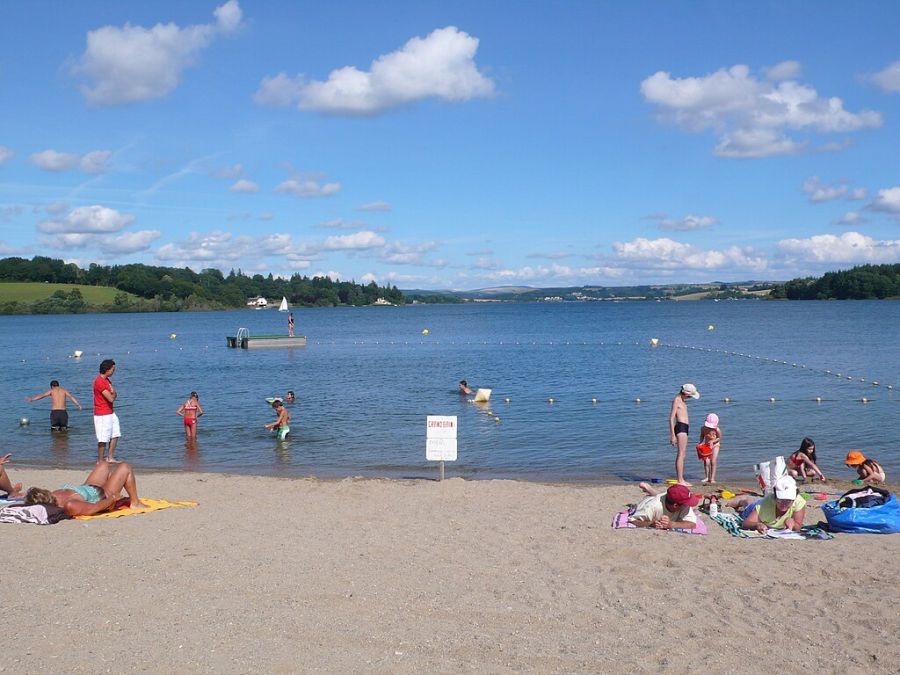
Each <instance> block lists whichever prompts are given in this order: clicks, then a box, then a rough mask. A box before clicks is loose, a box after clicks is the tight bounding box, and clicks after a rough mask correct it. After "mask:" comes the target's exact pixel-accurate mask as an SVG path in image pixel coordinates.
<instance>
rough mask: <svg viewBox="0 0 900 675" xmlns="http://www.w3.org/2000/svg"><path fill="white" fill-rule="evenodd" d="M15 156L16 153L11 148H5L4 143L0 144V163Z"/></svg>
mask: <svg viewBox="0 0 900 675" xmlns="http://www.w3.org/2000/svg"><path fill="white" fill-rule="evenodd" d="M15 156H16V153H15V152H14V151H13V150H12V148H7V147H6V146H5V145H0V164H4V163H6V162H8V161H9V160H11V159H12V158H13V157H15Z"/></svg>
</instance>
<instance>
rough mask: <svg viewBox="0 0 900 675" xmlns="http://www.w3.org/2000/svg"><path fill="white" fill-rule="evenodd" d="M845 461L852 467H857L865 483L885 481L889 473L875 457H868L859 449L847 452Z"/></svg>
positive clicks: (857, 471) (860, 477)
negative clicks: (885, 471)
mask: <svg viewBox="0 0 900 675" xmlns="http://www.w3.org/2000/svg"><path fill="white" fill-rule="evenodd" d="M844 463H845V464H846V465H847V466H848V467H850V468H851V469H856V473H857V474H858V475H859V479H860V480H861V481H863V482H864V483H884V482H886V481H887V475H886V474H885V473H884V469H883V468H881V464H879V463H878V462H876V461H875V460H874V459H871V458H868V459H867V458H866V456H865V455H863V454H862V453H861V452H860V451H859V450H851V451H850V452H848V453H847V459H845V460H844Z"/></svg>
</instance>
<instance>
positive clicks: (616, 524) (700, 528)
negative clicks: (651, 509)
mask: <svg viewBox="0 0 900 675" xmlns="http://www.w3.org/2000/svg"><path fill="white" fill-rule="evenodd" d="M628 516H629V512H628V511H619V512H618V513H617V514H616V515H614V516H613V521H612V526H613V529H614V530H619V529H627V528H634V529H638V528H637V526H636V525H632V524H631V523H629V522H628ZM644 529H652V528H644ZM669 532H679V533H681V534H706V533H707V529H706V523H704V522H703V521H702V520H700V519H699V518H698V519H697V526H696V527H695V528H694V529H693V530H683V529H677V530H669Z"/></svg>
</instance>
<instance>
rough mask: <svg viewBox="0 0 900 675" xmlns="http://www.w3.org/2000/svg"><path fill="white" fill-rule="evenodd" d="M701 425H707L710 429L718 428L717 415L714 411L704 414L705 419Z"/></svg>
mask: <svg viewBox="0 0 900 675" xmlns="http://www.w3.org/2000/svg"><path fill="white" fill-rule="evenodd" d="M703 426H705V427H709V428H710V429H718V428H719V416H718V415H716V413H709V415H707V416H706V421H705V422H704V423H703Z"/></svg>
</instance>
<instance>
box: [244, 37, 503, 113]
mask: <svg viewBox="0 0 900 675" xmlns="http://www.w3.org/2000/svg"><path fill="white" fill-rule="evenodd" d="M478 42H479V40H478V38H475V37H472V36H471V35H469V34H468V33H465V32H463V31H461V30H459V29H458V28H456V27H455V26H447V27H446V28H439V29H437V30H435V31H433V32H432V33H430V34H429V35H427V36H426V37H424V38H421V37H414V38H412V39H411V40H409V41H408V42H407V43H406V44H405V45H403V47H401V48H400V49H399V50H397V51H395V52H391V53H389V54H384V55H382V56H379V57H378V58H377V59H375V60H374V61H373V62H372V63H371V65H370V67H369V70H367V71H364V70H359V69H357V68H355V67H354V66H344V67H343V68H338V69H336V70H333V71H331V73H329V75H328V79H327V80H325V81H316V80H311V81H308V80H307V79H306V77H305V76H303V75H297V76H296V77H290V76H288V75H287V74H286V73H279V74H278V75H275V76H273V77H266V78H264V79H263V81H262V83H261V84H260V87H259V90H258V91H257V92H256V95H255V97H254V100H255V101H256V102H257V103H260V104H263V105H272V106H289V105H297V107H298V108H299V109H300V110H311V111H316V112H320V113H323V114H327V115H378V114H380V113H383V112H385V111H386V110H389V109H390V108H395V107H397V106H402V105H407V104H410V103H414V102H417V101H421V100H424V99H427V98H437V99H441V100H444V101H450V102H460V101H467V100H469V99H472V98H477V97H487V96H490V95H492V94H493V93H494V83H493V81H492V80H491V79H490V78H488V77H486V76H485V75H484V74H483V73H481V72H480V71H479V70H478V67H477V66H476V64H475V53H476V52H477V51H478Z"/></svg>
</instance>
